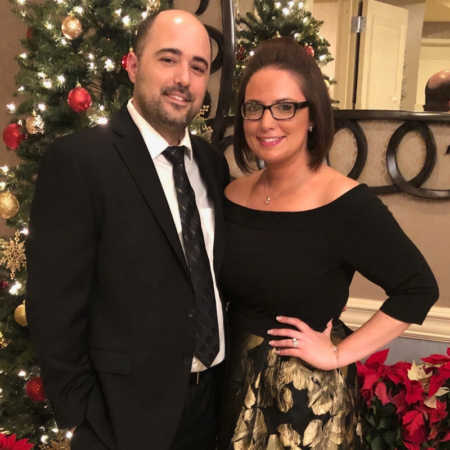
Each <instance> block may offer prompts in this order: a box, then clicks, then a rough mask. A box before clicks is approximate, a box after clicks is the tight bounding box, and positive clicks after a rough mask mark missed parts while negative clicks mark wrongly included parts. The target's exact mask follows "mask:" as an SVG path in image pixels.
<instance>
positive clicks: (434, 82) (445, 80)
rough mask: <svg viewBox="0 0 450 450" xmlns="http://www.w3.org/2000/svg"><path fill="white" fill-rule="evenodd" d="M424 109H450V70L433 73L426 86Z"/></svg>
mask: <svg viewBox="0 0 450 450" xmlns="http://www.w3.org/2000/svg"><path fill="white" fill-rule="evenodd" d="M423 109H424V111H445V112H447V111H450V70H441V71H440V72H437V73H435V74H434V75H432V76H431V77H430V78H429V80H428V81H427V84H426V86H425V105H424V107H423Z"/></svg>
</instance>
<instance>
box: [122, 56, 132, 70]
mask: <svg viewBox="0 0 450 450" xmlns="http://www.w3.org/2000/svg"><path fill="white" fill-rule="evenodd" d="M129 56H130V54H129V53H127V54H126V55H123V56H122V61H121V64H122V67H123V68H124V69H125V70H127V66H128V57H129Z"/></svg>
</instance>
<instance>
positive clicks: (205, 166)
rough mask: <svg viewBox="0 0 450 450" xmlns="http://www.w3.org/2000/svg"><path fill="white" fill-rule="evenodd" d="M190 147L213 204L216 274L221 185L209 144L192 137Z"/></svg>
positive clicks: (220, 249) (221, 227) (221, 228)
mask: <svg viewBox="0 0 450 450" xmlns="http://www.w3.org/2000/svg"><path fill="white" fill-rule="evenodd" d="M202 144H203V143H202ZM192 147H193V151H194V158H195V160H196V162H197V164H198V167H199V169H200V175H201V177H202V180H203V182H204V183H205V185H206V189H207V192H208V196H209V198H210V200H211V201H212V203H213V205H214V223H215V228H214V270H215V272H216V274H218V273H219V269H220V263H221V262H222V259H223V252H224V240H223V236H224V217H223V197H222V196H223V192H222V190H223V187H222V186H221V183H220V181H219V180H218V179H217V175H218V174H217V170H216V169H215V168H214V167H213V165H212V163H211V161H212V157H211V156H212V155H210V154H209V153H210V152H212V151H213V150H212V149H211V148H209V146H206V145H201V144H199V141H198V140H197V139H195V140H194V139H192ZM202 147H204V148H202Z"/></svg>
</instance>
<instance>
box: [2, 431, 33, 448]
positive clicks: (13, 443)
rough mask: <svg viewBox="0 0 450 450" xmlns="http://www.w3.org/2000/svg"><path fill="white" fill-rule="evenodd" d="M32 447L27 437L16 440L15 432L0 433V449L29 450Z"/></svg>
mask: <svg viewBox="0 0 450 450" xmlns="http://www.w3.org/2000/svg"><path fill="white" fill-rule="evenodd" d="M33 447H34V445H33V444H31V443H30V442H29V441H28V439H21V440H19V441H18V440H17V439H16V435H15V434H11V435H9V436H7V435H6V434H3V433H0V450H31V449H32V448H33Z"/></svg>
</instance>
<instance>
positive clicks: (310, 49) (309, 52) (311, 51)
mask: <svg viewBox="0 0 450 450" xmlns="http://www.w3.org/2000/svg"><path fill="white" fill-rule="evenodd" d="M305 50H306V53H307V54H308V55H309V56H312V57H314V49H313V48H312V47H311V46H310V45H305Z"/></svg>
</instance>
